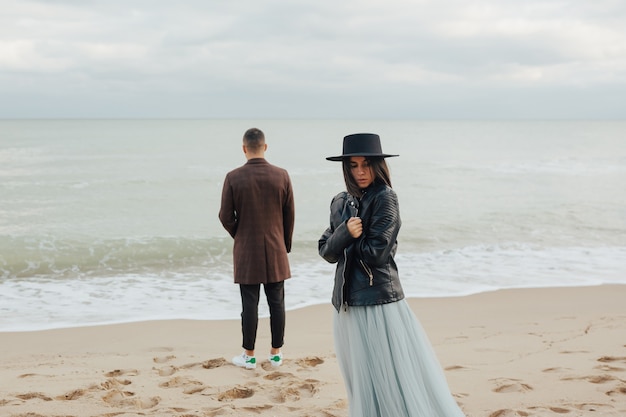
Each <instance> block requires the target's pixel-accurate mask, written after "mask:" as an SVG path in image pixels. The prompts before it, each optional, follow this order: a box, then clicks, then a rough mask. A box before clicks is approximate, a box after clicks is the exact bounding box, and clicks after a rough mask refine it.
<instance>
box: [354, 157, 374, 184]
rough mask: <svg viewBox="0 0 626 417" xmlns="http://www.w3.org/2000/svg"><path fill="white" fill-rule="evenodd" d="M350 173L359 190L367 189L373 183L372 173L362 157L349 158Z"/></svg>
mask: <svg viewBox="0 0 626 417" xmlns="http://www.w3.org/2000/svg"><path fill="white" fill-rule="evenodd" d="M350 172H351V173H352V178H354V180H355V181H356V183H357V184H358V185H359V188H361V189H363V188H367V187H369V186H370V185H371V184H372V182H374V172H373V171H372V168H371V167H370V164H369V162H368V161H367V159H365V157H364V156H351V157H350Z"/></svg>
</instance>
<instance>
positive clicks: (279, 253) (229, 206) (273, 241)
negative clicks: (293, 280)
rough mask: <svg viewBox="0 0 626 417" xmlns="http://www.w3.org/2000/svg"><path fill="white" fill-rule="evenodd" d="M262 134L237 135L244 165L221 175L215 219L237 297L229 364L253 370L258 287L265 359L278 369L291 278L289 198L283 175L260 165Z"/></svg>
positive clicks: (263, 148)
mask: <svg viewBox="0 0 626 417" xmlns="http://www.w3.org/2000/svg"><path fill="white" fill-rule="evenodd" d="M266 150H267V144H266V143H265V135H264V134H263V132H262V131H260V130H259V129H256V128H252V129H249V130H247V131H246V133H245V134H244V136H243V153H244V154H245V156H246V159H247V162H246V164H244V165H243V166H241V167H239V168H237V169H234V170H233V171H231V172H229V173H228V174H227V175H226V179H225V180H224V187H223V189H222V205H221V208H220V212H219V218H220V221H221V222H222V225H223V226H224V228H225V229H226V230H227V231H228V233H230V235H231V236H232V237H233V239H234V246H233V258H234V262H233V265H234V277H235V283H236V284H239V289H240V293H241V304H242V313H241V329H242V333H243V344H242V346H243V349H244V351H243V353H242V354H241V355H239V356H235V357H234V358H233V363H234V364H235V365H237V366H241V367H244V368H247V369H254V368H256V357H255V354H254V345H255V342H256V332H257V325H258V321H259V318H258V305H259V293H260V288H261V284H263V289H264V291H265V296H266V298H267V304H268V305H269V311H270V329H271V334H272V346H271V349H270V356H269V360H270V363H271V364H272V365H273V366H280V365H281V364H282V361H283V359H282V357H283V355H282V352H281V348H282V346H283V338H284V333H285V291H284V281H285V280H286V279H287V278H290V277H291V271H290V269H289V259H288V257H287V254H288V253H289V252H290V251H291V239H292V235H293V227H294V219H295V213H294V199H293V189H292V187H291V180H290V179H289V174H288V173H287V171H286V170H284V169H282V168H279V167H276V166H274V165H271V164H270V163H269V162H267V161H266V160H265V151H266Z"/></svg>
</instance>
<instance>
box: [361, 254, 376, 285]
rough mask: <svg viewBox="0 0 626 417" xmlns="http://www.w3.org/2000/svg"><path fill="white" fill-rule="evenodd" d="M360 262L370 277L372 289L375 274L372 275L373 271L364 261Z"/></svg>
mask: <svg viewBox="0 0 626 417" xmlns="http://www.w3.org/2000/svg"><path fill="white" fill-rule="evenodd" d="M359 262H361V266H362V267H363V269H364V270H365V272H366V273H367V276H368V277H370V287H371V286H372V285H374V274H372V270H371V269H370V268H369V267H368V266H367V265H366V264H365V262H363V260H362V259H359Z"/></svg>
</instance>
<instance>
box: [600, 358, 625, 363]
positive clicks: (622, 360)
mask: <svg viewBox="0 0 626 417" xmlns="http://www.w3.org/2000/svg"><path fill="white" fill-rule="evenodd" d="M598 362H604V363H607V362H624V363H626V356H602V357H601V358H598Z"/></svg>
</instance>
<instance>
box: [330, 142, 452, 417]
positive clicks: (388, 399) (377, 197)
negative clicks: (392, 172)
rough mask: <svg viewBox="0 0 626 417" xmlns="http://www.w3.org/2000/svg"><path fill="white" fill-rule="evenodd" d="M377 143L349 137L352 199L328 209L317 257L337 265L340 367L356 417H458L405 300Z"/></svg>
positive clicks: (391, 199)
mask: <svg viewBox="0 0 626 417" xmlns="http://www.w3.org/2000/svg"><path fill="white" fill-rule="evenodd" d="M392 156H398V155H388V154H384V153H383V152H382V147H381V144H380V138H379V136H378V135H375V134H371V133H359V134H354V135H348V136H346V137H345V138H344V140H343V154H342V155H340V156H334V157H328V158H326V159H328V160H330V161H341V162H342V164H343V175H344V180H345V183H346V188H347V192H345V191H344V192H342V193H339V194H338V195H337V196H335V197H334V198H333V200H332V202H331V205H330V226H329V227H328V229H326V231H325V232H324V234H323V235H322V237H321V238H320V240H319V253H320V255H321V256H322V257H323V258H324V259H326V260H327V261H328V262H331V263H337V269H336V273H335V284H334V290H333V295H332V303H333V305H334V307H335V309H336V310H337V314H335V315H334V337H335V351H336V354H337V361H338V363H339V367H340V368H341V372H342V374H343V378H344V382H345V386H346V390H347V392H348V401H349V404H350V416H352V417H357V416H358V417H371V416H380V417H401V416H412V417H416V416H424V417H444V416H445V417H460V416H463V412H462V411H461V410H460V409H459V407H458V405H457V404H456V402H455V400H454V398H453V397H452V395H451V394H450V391H449V388H448V384H447V382H446V379H445V376H444V374H443V371H442V370H441V367H440V365H439V362H438V361H437V358H436V356H435V354H434V352H433V350H432V347H431V345H430V342H429V341H428V338H427V337H426V335H425V333H424V331H423V329H422V328H421V326H420V324H419V322H418V321H417V318H416V317H415V315H414V314H413V312H412V310H411V309H410V307H409V305H408V303H407V302H406V300H405V299H404V293H403V291H402V286H401V284H400V279H399V277H398V269H397V267H396V263H395V261H394V256H395V254H396V247H397V241H396V238H397V236H398V231H399V230H400V224H401V222H400V212H399V208H398V199H397V196H396V193H395V192H394V191H393V189H392V188H391V179H390V176H389V169H388V168H387V164H386V162H385V158H387V157H392Z"/></svg>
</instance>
